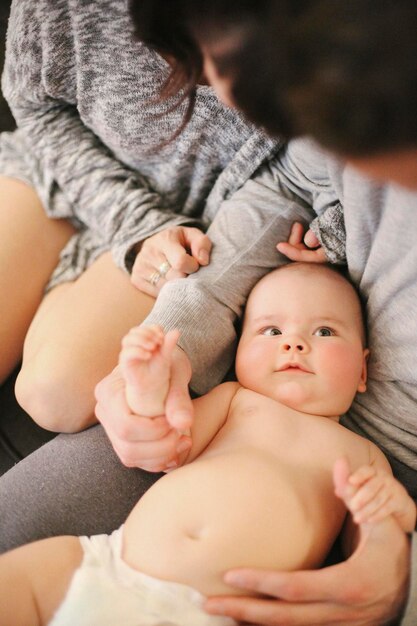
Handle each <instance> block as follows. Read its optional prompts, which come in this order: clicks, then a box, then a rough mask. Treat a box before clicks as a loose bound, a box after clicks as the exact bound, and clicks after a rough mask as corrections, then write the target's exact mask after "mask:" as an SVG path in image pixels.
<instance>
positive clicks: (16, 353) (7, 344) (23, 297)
mask: <svg viewBox="0 0 417 626" xmlns="http://www.w3.org/2000/svg"><path fill="white" fill-rule="evenodd" d="M74 232H75V230H74V229H73V227H72V226H71V225H70V224H69V223H67V222H65V221H63V220H52V219H50V218H48V217H47V216H46V214H45V211H44V210H43V207H42V205H41V203H40V200H39V198H38V196H37V194H36V192H35V191H34V190H33V188H31V187H29V186H28V185H26V184H25V183H22V182H20V181H18V180H15V179H12V178H8V177H5V176H0V316H1V323H0V384H1V383H2V382H3V381H4V380H5V379H6V378H7V376H8V375H9V374H10V372H11V371H12V370H13V369H14V367H15V366H16V365H17V363H18V362H19V361H20V359H21V355H22V346H23V341H24V338H25V335H26V332H27V330H28V328H29V325H30V323H31V321H32V319H33V316H34V315H35V312H36V310H37V308H38V306H39V304H40V302H41V300H42V297H43V290H44V287H45V285H46V283H47V282H48V279H49V277H50V275H51V273H52V271H53V269H54V268H55V266H56V264H57V262H58V258H59V253H60V251H61V250H62V248H63V247H64V245H65V244H66V243H67V241H68V240H69V238H70V237H71V235H72V234H73V233H74Z"/></svg>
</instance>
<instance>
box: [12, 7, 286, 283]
mask: <svg viewBox="0 0 417 626" xmlns="http://www.w3.org/2000/svg"><path fill="white" fill-rule="evenodd" d="M167 74H168V66H167V64H166V62H165V61H164V60H163V59H161V58H160V57H159V56H158V55H156V54H155V53H153V52H151V51H150V50H148V49H147V48H146V47H145V46H144V45H143V44H141V43H139V42H137V41H135V40H134V38H133V34H132V25H131V22H130V18H129V15H128V11H127V0H36V2H34V1H33V0H14V1H13V4H12V11H11V17H10V23H9V30H8V36H7V53H6V63H5V71H4V74H3V82H2V87H3V91H4V94H5V96H6V98H7V100H8V102H9V105H10V108H11V110H12V112H13V114H14V116H15V118H16V121H17V124H18V128H19V130H18V131H17V132H15V133H13V134H3V136H2V137H1V138H0V172H1V173H3V174H8V175H10V176H17V177H19V178H21V179H23V180H25V181H27V182H29V183H30V184H32V185H34V186H35V188H36V189H37V192H38V194H39V196H40V197H41V199H42V202H43V205H44V207H45V210H46V211H47V213H48V215H50V216H51V217H56V218H58V217H65V218H70V219H72V221H73V222H74V223H75V224H76V225H77V226H78V228H79V229H80V232H79V234H78V235H77V236H76V237H75V238H73V240H72V241H70V243H69V244H68V246H67V248H66V250H65V251H64V253H63V255H62V259H61V263H60V266H59V267H58V268H57V270H56V272H55V275H54V277H53V279H52V282H51V285H50V286H53V285H55V284H57V283H58V282H61V281H63V280H73V279H74V278H76V277H77V276H78V275H79V274H80V273H81V272H82V271H83V270H84V269H85V268H86V267H88V265H89V264H90V263H91V262H92V261H93V260H94V259H95V258H97V256H98V255H99V254H101V253H102V252H103V250H106V249H110V248H111V249H112V251H113V255H114V258H115V260H116V263H117V264H118V265H119V266H120V267H126V265H127V264H128V253H129V250H130V249H131V248H132V247H133V245H134V244H136V243H137V242H139V241H142V240H143V239H145V238H146V237H149V236H150V235H152V234H154V233H156V232H158V231H159V230H161V229H163V228H166V227H168V226H173V225H177V224H194V225H197V226H200V227H202V228H206V227H207V225H208V223H209V222H210V219H211V218H212V216H213V215H214V214H215V213H216V211H217V209H218V207H219V206H220V203H221V202H222V200H223V199H225V198H227V197H229V196H230V194H232V193H233V192H234V191H235V190H236V189H238V188H239V187H240V186H241V185H242V184H243V183H244V182H245V180H247V179H248V177H249V176H250V175H251V174H252V173H253V172H254V171H255V170H256V168H257V167H258V166H259V164H260V163H261V162H262V161H263V160H264V159H265V158H266V157H268V156H270V155H271V154H272V153H273V152H274V151H275V150H276V147H277V144H276V142H274V141H272V140H270V139H268V138H267V137H266V136H265V135H264V134H263V133H262V132H260V131H257V130H255V129H254V127H252V126H251V125H249V124H248V123H247V122H246V121H245V120H244V119H243V118H242V117H241V116H240V115H239V114H238V113H237V112H236V111H233V110H231V109H229V108H227V107H226V106H224V105H222V104H221V103H220V102H219V101H218V99H217V98H216V96H215V95H214V92H213V90H212V89H211V88H210V87H205V86H202V87H200V88H199V89H198V94H197V102H196V108H195V114H194V115H193V117H192V120H191V122H190V123H189V125H188V126H187V128H186V129H185V131H184V132H183V133H181V135H180V136H179V137H178V138H177V139H176V140H175V141H172V142H171V143H168V144H167V145H166V146H165V147H164V148H163V149H160V145H161V143H163V142H165V141H166V140H167V139H169V138H170V137H172V135H173V133H174V132H175V130H176V129H177V128H178V127H179V125H180V124H181V121H182V117H183V115H184V107H185V105H183V106H181V107H180V108H179V109H177V110H173V111H170V109H171V108H172V105H173V103H174V102H173V101H172V100H171V101H168V102H165V103H162V102H159V101H158V94H159V90H160V88H161V86H162V84H163V82H164V80H165V79H166V77H167Z"/></svg>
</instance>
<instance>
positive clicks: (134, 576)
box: [49, 526, 236, 626]
mask: <svg viewBox="0 0 417 626" xmlns="http://www.w3.org/2000/svg"><path fill="white" fill-rule="evenodd" d="M122 531H123V526H122V527H121V528H119V529H118V530H116V531H114V533H112V534H111V535H95V536H93V537H90V538H88V537H80V542H81V545H82V547H83V550H84V557H83V560H82V563H81V565H80V567H79V568H78V570H77V571H76V572H75V574H74V576H73V578H72V581H71V585H70V587H69V589H68V592H67V595H66V597H65V599H64V601H63V603H62V604H61V606H60V607H59V608H58V610H57V612H56V613H55V615H54V617H53V619H52V621H51V622H50V623H49V626H75V625H76V626H235V625H236V622H235V621H234V620H232V619H230V618H228V617H219V616H214V615H208V614H207V613H205V612H204V611H203V609H202V608H201V607H202V604H203V602H204V599H205V598H204V596H203V595H202V594H201V593H200V592H199V591H197V590H196V589H192V588H191V587H188V586H187V585H182V584H179V583H173V582H167V581H164V580H159V579H157V578H153V577H152V576H147V575H146V574H143V573H142V572H138V571H136V570H134V569H132V568H131V567H130V566H129V565H127V563H125V562H124V561H123V560H122V558H121V550H122Z"/></svg>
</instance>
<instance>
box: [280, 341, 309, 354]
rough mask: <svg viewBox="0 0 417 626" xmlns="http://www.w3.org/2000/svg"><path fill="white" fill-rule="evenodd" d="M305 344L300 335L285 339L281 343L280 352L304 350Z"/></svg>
mask: <svg viewBox="0 0 417 626" xmlns="http://www.w3.org/2000/svg"><path fill="white" fill-rule="evenodd" d="M306 349H307V345H306V343H305V341H303V340H302V339H300V337H295V338H294V339H286V340H285V341H283V342H282V344H281V350H282V352H305V351H306Z"/></svg>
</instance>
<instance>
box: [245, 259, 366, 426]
mask: <svg viewBox="0 0 417 626" xmlns="http://www.w3.org/2000/svg"><path fill="white" fill-rule="evenodd" d="M367 355H368V350H367V349H366V346H365V326H364V321H363V314H362V307H361V303H360V300H359V297H358V294H357V293H356V291H355V289H354V287H353V286H352V285H351V284H350V283H349V281H348V280H346V278H344V277H343V276H342V275H341V274H339V272H337V271H335V270H334V269H332V268H331V267H330V266H327V265H314V264H307V263H291V264H288V265H285V266H283V267H280V268H278V269H277V270H274V271H272V272H270V273H269V274H267V275H266V276H264V277H263V278H262V279H261V280H260V281H259V282H258V283H257V284H256V285H255V287H254V288H253V290H252V292H251V294H250V296H249V299H248V302H247V305H246V311H245V316H244V322H243V330H242V335H241V339H240V342H239V346H238V350H237V356H236V374H237V378H238V380H239V382H240V383H241V384H242V385H243V386H244V387H246V388H248V389H251V390H253V391H256V392H258V393H261V394H263V395H265V396H268V397H271V398H273V399H275V400H277V401H279V402H281V403H282V404H285V405H286V406H289V407H291V408H294V409H296V410H299V411H302V412H305V413H311V414H315V415H325V416H329V417H336V416H339V415H340V414H342V413H344V412H345V411H347V409H348V408H349V406H350V405H351V403H352V400H353V398H354V396H355V394H356V392H358V391H359V392H363V391H365V389H366V359H367Z"/></svg>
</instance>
